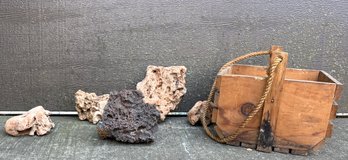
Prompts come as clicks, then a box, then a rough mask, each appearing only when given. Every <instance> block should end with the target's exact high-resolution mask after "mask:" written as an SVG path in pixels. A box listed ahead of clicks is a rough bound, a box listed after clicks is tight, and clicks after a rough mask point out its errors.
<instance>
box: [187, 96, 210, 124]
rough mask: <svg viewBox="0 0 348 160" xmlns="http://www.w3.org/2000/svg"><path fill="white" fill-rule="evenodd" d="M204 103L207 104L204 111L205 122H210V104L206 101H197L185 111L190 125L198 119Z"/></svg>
mask: <svg viewBox="0 0 348 160" xmlns="http://www.w3.org/2000/svg"><path fill="white" fill-rule="evenodd" d="M204 105H208V110H207V113H206V122H207V124H210V122H211V116H212V106H211V105H212V104H211V103H209V102H208V101H198V102H196V104H195V105H194V106H193V107H192V108H191V109H190V111H189V112H188V113H187V118H188V121H189V122H190V124H191V125H195V124H196V123H197V122H198V121H199V120H200V118H201V113H202V108H203V106H204Z"/></svg>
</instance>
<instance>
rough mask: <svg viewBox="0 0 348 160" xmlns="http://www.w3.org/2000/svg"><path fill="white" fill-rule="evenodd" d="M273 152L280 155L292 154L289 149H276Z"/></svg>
mask: <svg viewBox="0 0 348 160" xmlns="http://www.w3.org/2000/svg"><path fill="white" fill-rule="evenodd" d="M273 151H274V152H279V153H285V154H288V153H290V150H289V149H288V148H278V147H274V149H273Z"/></svg>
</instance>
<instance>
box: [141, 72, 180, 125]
mask: <svg viewBox="0 0 348 160" xmlns="http://www.w3.org/2000/svg"><path fill="white" fill-rule="evenodd" d="M186 70H187V69H186V67H185V66H170V67H163V66H152V65H150V66H148V67H147V70H146V76H145V78H144V79H143V80H142V81H141V82H139V83H138V84H137V90H140V91H141V92H142V93H143V95H144V102H145V103H149V104H154V105H156V108H157V110H158V111H160V113H161V120H162V121H163V120H164V119H165V117H166V115H167V114H168V113H169V112H170V111H172V110H174V109H176V107H177V105H178V104H179V103H180V101H181V98H182V96H183V95H184V94H185V93H186V87H185V84H186V81H185V77H186Z"/></svg>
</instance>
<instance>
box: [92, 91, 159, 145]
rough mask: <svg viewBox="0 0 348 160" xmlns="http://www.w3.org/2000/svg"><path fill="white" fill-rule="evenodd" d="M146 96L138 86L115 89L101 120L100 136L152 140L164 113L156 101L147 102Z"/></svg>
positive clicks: (123, 140) (98, 126) (99, 125)
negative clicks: (117, 90)
mask: <svg viewBox="0 0 348 160" xmlns="http://www.w3.org/2000/svg"><path fill="white" fill-rule="evenodd" d="M143 98H144V97H143V95H142V93H141V92H140V91H137V90H122V91H120V92H111V93H110V98H109V101H108V103H107V105H106V106H105V108H104V114H103V117H102V120H101V121H99V122H98V124H97V131H98V134H99V136H100V137H101V138H114V139H116V140H117V141H121V142H127V143H148V142H152V141H153V140H154V135H153V134H154V132H155V131H156V130H157V124H158V121H159V119H160V113H159V111H158V110H157V109H156V107H155V106H154V105H151V104H147V103H144V101H143Z"/></svg>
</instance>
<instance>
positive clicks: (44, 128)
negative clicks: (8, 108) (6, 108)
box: [5, 106, 54, 136]
mask: <svg viewBox="0 0 348 160" xmlns="http://www.w3.org/2000/svg"><path fill="white" fill-rule="evenodd" d="M48 115H49V111H47V110H45V109H44V108H43V107H42V106H37V107H35V108H33V109H31V110H29V111H28V112H26V113H24V114H22V115H19V116H14V117H12V118H10V119H8V120H7V121H6V123H5V131H6V133H7V134H9V135H12V136H20V135H31V136H33V135H35V134H36V135H39V136H41V135H45V134H47V133H48V132H49V131H50V130H51V129H52V128H53V127H54V123H53V122H52V120H51V118H50V117H49V116H48Z"/></svg>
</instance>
